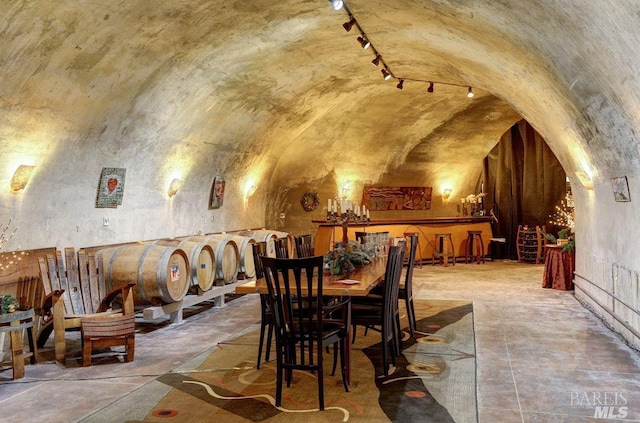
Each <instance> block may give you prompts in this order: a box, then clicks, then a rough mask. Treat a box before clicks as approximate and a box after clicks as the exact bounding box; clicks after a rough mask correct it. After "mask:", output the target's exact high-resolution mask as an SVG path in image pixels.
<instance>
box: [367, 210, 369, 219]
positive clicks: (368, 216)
mask: <svg viewBox="0 0 640 423" xmlns="http://www.w3.org/2000/svg"><path fill="white" fill-rule="evenodd" d="M367 219H369V210H367Z"/></svg>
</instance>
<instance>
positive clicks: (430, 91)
mask: <svg viewBox="0 0 640 423" xmlns="http://www.w3.org/2000/svg"><path fill="white" fill-rule="evenodd" d="M427 92H428V93H432V92H433V82H431V81H429V88H427Z"/></svg>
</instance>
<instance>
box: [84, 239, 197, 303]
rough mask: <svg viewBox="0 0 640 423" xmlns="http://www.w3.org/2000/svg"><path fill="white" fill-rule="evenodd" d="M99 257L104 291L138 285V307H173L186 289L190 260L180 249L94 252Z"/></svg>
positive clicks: (142, 247)
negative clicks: (133, 284)
mask: <svg viewBox="0 0 640 423" xmlns="http://www.w3.org/2000/svg"><path fill="white" fill-rule="evenodd" d="M99 255H102V258H103V266H104V277H105V285H106V286H107V290H111V289H114V288H117V287H119V286H122V285H126V284H128V283H130V282H132V281H134V282H137V285H136V286H135V288H134V289H133V301H134V303H136V304H138V305H147V304H151V305H158V304H161V303H166V304H169V303H173V302H176V301H179V300H181V299H182V298H184V296H185V294H186V293H187V290H188V289H189V281H190V279H191V268H190V267H189V258H188V256H187V253H185V252H184V250H182V249H180V248H174V247H165V246H162V245H154V244H132V245H122V246H119V247H111V248H105V249H101V250H98V251H97V252H96V257H98V256H99Z"/></svg>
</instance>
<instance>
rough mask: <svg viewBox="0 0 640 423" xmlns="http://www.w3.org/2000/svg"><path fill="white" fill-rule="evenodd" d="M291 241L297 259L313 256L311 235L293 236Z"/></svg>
mask: <svg viewBox="0 0 640 423" xmlns="http://www.w3.org/2000/svg"><path fill="white" fill-rule="evenodd" d="M293 241H294V242H295V244H296V256H297V257H298V258H304V257H311V256H313V241H312V238H311V234H306V235H300V236H294V237H293Z"/></svg>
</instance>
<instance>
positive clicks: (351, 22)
mask: <svg viewBox="0 0 640 423" xmlns="http://www.w3.org/2000/svg"><path fill="white" fill-rule="evenodd" d="M355 24H356V18H354V17H353V16H349V22H345V23H343V24H342V27H343V28H344V30H345V31H347V32H349V31H351V28H353V26H354V25H355Z"/></svg>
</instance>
